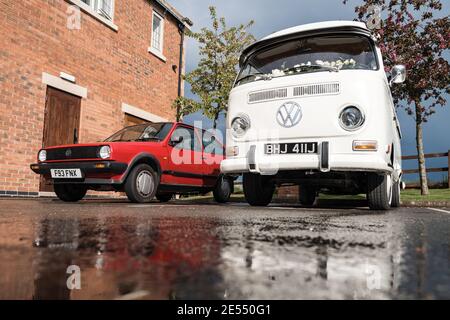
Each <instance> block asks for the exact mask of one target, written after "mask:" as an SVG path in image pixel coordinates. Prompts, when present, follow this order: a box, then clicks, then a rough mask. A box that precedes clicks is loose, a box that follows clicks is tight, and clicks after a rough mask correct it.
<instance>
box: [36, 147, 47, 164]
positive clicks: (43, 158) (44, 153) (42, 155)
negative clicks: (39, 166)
mask: <svg viewBox="0 0 450 320" xmlns="http://www.w3.org/2000/svg"><path fill="white" fill-rule="evenodd" d="M38 159H39V161H40V162H44V161H46V160H47V151H45V150H41V151H39V153H38Z"/></svg>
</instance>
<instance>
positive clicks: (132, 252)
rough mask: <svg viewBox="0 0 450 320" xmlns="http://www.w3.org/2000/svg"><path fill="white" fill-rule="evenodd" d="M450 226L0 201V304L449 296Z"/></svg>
mask: <svg viewBox="0 0 450 320" xmlns="http://www.w3.org/2000/svg"><path fill="white" fill-rule="evenodd" d="M449 218H450V216H449V215H446V214H438V213H436V214H434V213H430V212H427V211H426V209H411V208H404V209H400V210H396V211H392V212H388V213H382V212H380V213H373V212H370V211H368V210H366V209H364V208H354V209H345V210H343V209H336V208H335V209H329V208H313V209H311V208H310V209H305V208H299V207H292V206H291V207H276V206H273V207H270V208H263V209H261V208H251V207H248V206H246V205H244V204H234V205H230V206H216V205H201V204H190V205H186V204H180V203H174V204H169V205H160V204H157V203H155V204H149V205H131V204H129V203H119V202H114V201H92V200H91V201H84V202H81V203H79V204H63V203H61V202H58V201H50V200H27V201H24V200H0V261H2V263H1V265H0V287H1V288H2V290H1V291H0V299H5V298H9V299H116V298H131V299H303V298H308V299H320V298H335V299H355V298H357V299H366V298H375V299H385V298H388V299H389V298H423V299H428V298H450V268H449V253H450V249H449V248H450V246H449V239H450V237H449V229H450V228H449V225H450V220H449ZM69 266H78V267H79V268H80V271H81V273H80V284H81V289H80V290H69V289H68V287H67V281H68V278H69V277H70V276H71V275H70V274H68V273H67V268H68V267H69Z"/></svg>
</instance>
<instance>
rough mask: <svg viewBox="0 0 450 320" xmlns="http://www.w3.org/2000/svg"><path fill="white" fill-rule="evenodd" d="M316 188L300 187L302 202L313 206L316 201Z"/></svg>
mask: <svg viewBox="0 0 450 320" xmlns="http://www.w3.org/2000/svg"><path fill="white" fill-rule="evenodd" d="M316 195H317V192H316V189H315V188H312V187H302V186H300V187H299V198H300V199H299V200H300V204H301V205H304V206H312V205H313V204H314V202H315V201H316Z"/></svg>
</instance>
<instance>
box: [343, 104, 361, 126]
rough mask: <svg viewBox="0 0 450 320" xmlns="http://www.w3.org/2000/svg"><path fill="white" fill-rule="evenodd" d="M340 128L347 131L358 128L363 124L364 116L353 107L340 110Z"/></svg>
mask: <svg viewBox="0 0 450 320" xmlns="http://www.w3.org/2000/svg"><path fill="white" fill-rule="evenodd" d="M339 122H340V124H341V127H342V128H344V129H345V130H348V131H353V130H356V129H358V128H360V127H361V126H362V125H363V124H364V115H363V113H362V112H361V110H359V109H358V108H357V107H355V106H348V107H346V108H345V109H344V110H342V112H341V114H340V116H339Z"/></svg>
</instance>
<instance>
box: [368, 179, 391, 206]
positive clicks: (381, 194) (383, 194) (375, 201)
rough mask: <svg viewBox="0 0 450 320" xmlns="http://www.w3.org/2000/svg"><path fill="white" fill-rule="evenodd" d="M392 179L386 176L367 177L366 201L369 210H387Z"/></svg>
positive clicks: (389, 204) (389, 203)
mask: <svg viewBox="0 0 450 320" xmlns="http://www.w3.org/2000/svg"><path fill="white" fill-rule="evenodd" d="M392 189H393V188H392V179H391V175H388V174H377V173H370V174H369V176H368V177H367V200H368V202H369V208H370V209H371V210H388V209H389V208H390V207H391V202H392Z"/></svg>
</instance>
